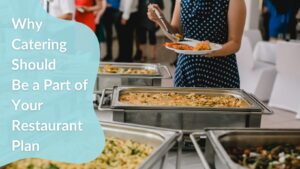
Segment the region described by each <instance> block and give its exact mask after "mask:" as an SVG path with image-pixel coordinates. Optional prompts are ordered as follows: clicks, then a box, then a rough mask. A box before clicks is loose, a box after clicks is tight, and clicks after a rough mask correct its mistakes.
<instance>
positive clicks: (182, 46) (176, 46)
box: [165, 41, 211, 51]
mask: <svg viewBox="0 0 300 169" xmlns="http://www.w3.org/2000/svg"><path fill="white" fill-rule="evenodd" d="M165 46H166V47H169V48H173V49H177V50H194V51H201V50H211V47H210V43H209V42H208V41H202V42H198V43H197V44H196V45H195V46H190V45H187V44H184V43H180V42H167V43H165Z"/></svg>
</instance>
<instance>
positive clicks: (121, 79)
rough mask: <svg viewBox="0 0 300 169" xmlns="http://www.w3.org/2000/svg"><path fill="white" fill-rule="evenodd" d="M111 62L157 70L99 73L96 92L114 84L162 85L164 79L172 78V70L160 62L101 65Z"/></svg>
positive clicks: (122, 64)
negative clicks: (137, 72) (148, 71)
mask: <svg viewBox="0 0 300 169" xmlns="http://www.w3.org/2000/svg"><path fill="white" fill-rule="evenodd" d="M105 64H110V65H112V66H120V67H127V68H134V67H135V68H146V69H154V70H156V72H157V73H156V74H154V75H143V74H117V73H116V74H113V73H107V74H99V73H98V76H97V80H96V84H95V89H94V90H95V92H97V93H99V92H102V91H103V89H105V88H112V87H113V86H161V83H162V80H163V79H171V78H172V75H171V72H170V70H169V69H168V67H167V66H165V65H160V64H143V63H115V62H102V63H101V64H100V66H104V65H105Z"/></svg>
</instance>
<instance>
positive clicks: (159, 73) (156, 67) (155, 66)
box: [98, 62, 163, 78]
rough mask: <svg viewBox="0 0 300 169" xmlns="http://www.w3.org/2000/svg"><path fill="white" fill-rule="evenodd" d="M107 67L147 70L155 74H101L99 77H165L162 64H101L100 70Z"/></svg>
mask: <svg viewBox="0 0 300 169" xmlns="http://www.w3.org/2000/svg"><path fill="white" fill-rule="evenodd" d="M105 65H111V66H114V67H118V68H124V69H129V68H140V69H146V70H154V71H155V74H124V73H99V72H98V75H99V76H110V77H128V76H130V77H136V78H139V77H141V76H142V77H157V76H163V75H162V70H161V69H162V67H163V66H162V65H160V64H148V63H118V62H101V63H100V66H99V69H100V68H103V67H104V66H105Z"/></svg>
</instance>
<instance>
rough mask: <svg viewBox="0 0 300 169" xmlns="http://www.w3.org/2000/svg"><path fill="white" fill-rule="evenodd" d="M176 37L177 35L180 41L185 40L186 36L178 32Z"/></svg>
mask: <svg viewBox="0 0 300 169" xmlns="http://www.w3.org/2000/svg"><path fill="white" fill-rule="evenodd" d="M175 37H176V39H177V40H178V41H181V40H184V36H183V35H181V34H180V33H176V34H175Z"/></svg>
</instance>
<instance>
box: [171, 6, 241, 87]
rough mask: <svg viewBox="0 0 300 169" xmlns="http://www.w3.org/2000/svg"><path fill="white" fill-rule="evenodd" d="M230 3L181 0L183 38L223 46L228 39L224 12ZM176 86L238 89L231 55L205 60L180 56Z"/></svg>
mask: <svg viewBox="0 0 300 169" xmlns="http://www.w3.org/2000/svg"><path fill="white" fill-rule="evenodd" d="M229 1H230V0H181V16H180V17H181V23H182V27H183V32H184V36H185V37H188V38H193V39H197V40H200V41H203V40H209V41H210V42H214V43H219V44H224V43H226V42H227V39H228V23H227V12H228V6H229ZM175 86H176V87H218V88H239V87H240V79H239V72H238V68H237V61H236V56H235V54H232V55H229V56H224V57H216V58H207V57H204V56H194V55H180V56H179V58H178V62H177V67H176V72H175Z"/></svg>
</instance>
